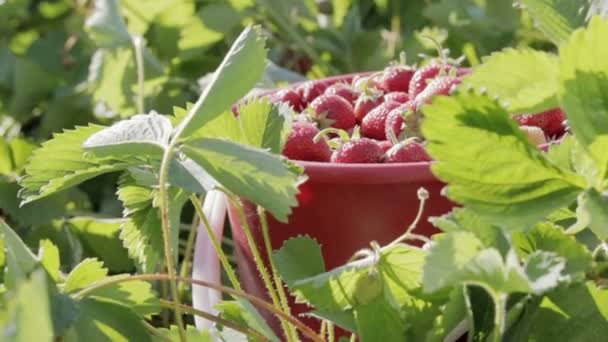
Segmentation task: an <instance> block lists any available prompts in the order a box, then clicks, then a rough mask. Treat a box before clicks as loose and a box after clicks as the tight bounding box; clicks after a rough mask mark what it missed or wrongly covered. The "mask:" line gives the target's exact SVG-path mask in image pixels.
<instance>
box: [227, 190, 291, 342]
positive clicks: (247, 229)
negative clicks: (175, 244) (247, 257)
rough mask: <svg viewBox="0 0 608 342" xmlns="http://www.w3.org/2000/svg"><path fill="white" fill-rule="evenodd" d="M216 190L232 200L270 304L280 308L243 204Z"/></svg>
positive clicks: (286, 328) (284, 323)
mask: <svg viewBox="0 0 608 342" xmlns="http://www.w3.org/2000/svg"><path fill="white" fill-rule="evenodd" d="M218 190H220V191H222V192H223V193H225V194H226V196H227V197H228V199H229V200H230V202H232V205H234V207H235V208H236V209H237V213H238V215H239V219H240V221H241V225H242V227H243V232H244V233H245V237H246V238H247V243H248V244H249V248H251V253H252V254H253V260H254V261H255V263H256V265H257V267H258V270H259V272H260V275H261V276H262V281H263V282H264V285H265V286H266V290H267V291H268V294H269V295H270V299H271V301H272V304H274V306H276V307H277V308H280V307H281V302H280V301H279V297H278V295H277V293H276V291H275V289H274V285H273V283H272V280H270V275H269V274H268V270H267V269H266V266H265V265H264V261H263V260H262V256H261V254H260V250H259V249H258V246H257V244H256V243H255V239H254V238H253V234H252V233H251V228H250V227H249V222H248V221H247V216H246V215H245V211H244V210H243V206H242V205H241V204H240V203H239V201H238V200H237V199H236V198H235V197H234V195H233V194H232V193H230V192H229V191H228V190H226V189H223V188H218ZM280 321H281V327H282V328H283V332H284V333H285V337H287V340H288V341H291V340H290V339H289V337H290V333H289V326H288V325H287V323H286V322H285V321H284V320H283V319H280Z"/></svg>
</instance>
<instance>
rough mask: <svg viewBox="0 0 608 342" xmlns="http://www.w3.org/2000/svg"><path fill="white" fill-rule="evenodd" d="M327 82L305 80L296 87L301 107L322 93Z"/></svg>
mask: <svg viewBox="0 0 608 342" xmlns="http://www.w3.org/2000/svg"><path fill="white" fill-rule="evenodd" d="M326 88H327V84H326V83H325V82H321V81H307V82H305V83H304V84H302V85H300V86H299V87H298V88H297V92H298V94H300V101H301V102H302V107H306V106H307V105H309V104H310V103H311V102H312V101H314V99H316V98H317V97H319V95H321V94H323V92H324V91H325V89H326Z"/></svg>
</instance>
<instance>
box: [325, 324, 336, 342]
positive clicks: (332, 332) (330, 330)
mask: <svg viewBox="0 0 608 342" xmlns="http://www.w3.org/2000/svg"><path fill="white" fill-rule="evenodd" d="M327 335H328V337H327V341H329V342H335V341H336V329H334V323H333V322H331V321H327Z"/></svg>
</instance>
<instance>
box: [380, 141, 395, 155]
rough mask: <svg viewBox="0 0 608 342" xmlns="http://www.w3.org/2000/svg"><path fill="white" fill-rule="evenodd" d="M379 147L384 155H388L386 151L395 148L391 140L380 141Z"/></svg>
mask: <svg viewBox="0 0 608 342" xmlns="http://www.w3.org/2000/svg"><path fill="white" fill-rule="evenodd" d="M378 146H380V149H381V150H382V153H386V151H388V150H390V148H391V147H393V143H392V142H391V141H390V140H382V141H378Z"/></svg>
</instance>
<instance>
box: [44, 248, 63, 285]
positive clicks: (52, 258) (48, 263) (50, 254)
mask: <svg viewBox="0 0 608 342" xmlns="http://www.w3.org/2000/svg"><path fill="white" fill-rule="evenodd" d="M38 259H39V260H40V263H41V264H42V266H43V267H44V268H45V269H46V271H47V272H48V273H49V275H50V276H51V278H53V280H54V281H57V280H59V266H61V262H60V260H59V249H58V248H57V246H55V245H54V244H53V243H52V242H51V240H41V241H40V247H39V248H38Z"/></svg>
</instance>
